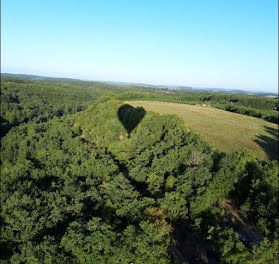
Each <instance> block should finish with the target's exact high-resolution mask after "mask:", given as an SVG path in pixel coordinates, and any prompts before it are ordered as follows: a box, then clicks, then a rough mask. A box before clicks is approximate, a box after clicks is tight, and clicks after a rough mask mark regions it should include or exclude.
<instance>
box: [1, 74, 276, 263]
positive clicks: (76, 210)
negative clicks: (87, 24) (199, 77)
mask: <svg viewBox="0 0 279 264" xmlns="http://www.w3.org/2000/svg"><path fill="white" fill-rule="evenodd" d="M4 82H8V83H6V84H5V85H6V87H8V88H6V89H5V90H4V92H3V94H5V93H6V94H5V97H4V98H6V99H4V100H6V101H4V103H5V104H6V106H4V108H3V109H2V112H1V115H2V118H3V119H2V120H8V121H7V122H8V124H9V125H10V127H12V128H11V129H10V130H9V131H6V134H5V136H3V137H2V139H1V145H2V147H1V208H2V211H1V219H0V221H1V261H2V263H98V264H99V263H127V264H128V263H134V264H142V263H155V264H156V263H158V264H159V263H160V264H161V263H166V264H167V263H191V264H194V263H208V262H209V261H211V263H213V262H215V263H244V264H245V263H247V264H252V263H253V264H254V263H277V260H278V235H279V233H278V225H279V221H278V219H279V215H278V210H277V205H278V162H277V161H275V160H273V161H269V162H261V161H259V160H257V159H256V158H255V157H254V156H252V155H250V154H249V153H247V152H245V151H243V152H237V153H232V154H225V153H220V152H218V151H216V150H214V149H213V148H212V147H211V146H210V145H209V144H208V143H207V142H205V141H204V140H202V139H201V138H200V136H199V135H198V134H197V133H196V132H195V131H193V130H192V129H191V128H190V127H188V126H187V125H186V124H185V122H184V121H183V120H182V119H180V118H179V117H178V116H175V115H159V114H156V113H153V112H148V111H145V110H144V109H143V108H135V107H132V106H130V105H127V104H124V102H123V101H121V100H119V98H120V97H121V96H123V97H126V95H127V94H126V95H124V94H121V93H120V92H121V91H120V90H121V89H122V88H121V87H116V88H115V90H116V92H118V94H116V93H112V92H111V90H113V89H114V86H110V85H108V86H106V85H104V87H105V88H104V90H105V89H106V87H107V90H109V92H107V93H105V94H103V91H104V90H102V88H100V89H99V90H98V89H97V88H96V87H95V88H94V87H91V86H90V85H92V84H90V85H89V84H83V85H84V87H80V88H75V86H74V85H73V84H69V85H68V84H57V83H55V85H54V83H53V82H49V81H48V82H34V81H32V82H30V81H26V83H24V82H23V83H22V86H23V87H22V89H21V87H20V82H19V80H16V81H14V80H8V79H5V80H4ZM13 82H15V83H16V85H13ZM18 82H19V83H18ZM36 84H40V85H41V88H40V87H39V88H40V89H38V90H36V89H37V88H36ZM9 85H10V87H9ZM32 85H33V86H32ZM52 85H54V87H53V88H51V87H52ZM86 85H88V86H86ZM56 86H57V87H56ZM60 86H61V87H60ZM96 86H97V87H98V85H96ZM12 87H13V88H12ZM28 87H29V88H28ZM66 87H69V89H68V90H67V88H66ZM126 88H127V89H128V87H124V88H123V89H124V90H125V89H126ZM32 89H33V92H30V91H31V90H32ZM52 89H53V90H52ZM78 89H80V91H86V94H85V97H82V96H83V95H82V93H79V90H78ZM94 89H95V90H94ZM110 89H111V90H110ZM117 89H118V90H117ZM11 90H12V91H15V92H14V95H13V96H12V97H11V98H15V99H12V100H14V102H11V100H10V99H9V97H8V96H9V93H10V92H9V91H11ZM28 90H29V92H30V94H29V95H28V96H27V95H26V98H28V99H26V101H24V99H23V98H25V94H26V93H27V92H28ZM35 91H36V92H35ZM37 91H40V93H38V92H37ZM44 92H45V93H44ZM64 92H65V94H64ZM67 92H68V93H69V94H68V95H67ZM75 92H76V94H75ZM124 92H125V91H124ZM119 93H120V94H119ZM138 93H143V92H142V91H141V92H138ZM159 93H160V92H159ZM37 94H40V96H39V95H37ZM101 94H103V95H102V96H100V95H101ZM16 95H17V96H16ZM48 96H49V97H50V98H48ZM7 98H8V99H7ZM16 98H17V99H16ZM46 98H48V101H46V100H47V99H46ZM84 98H86V99H84ZM1 99H2V98H1ZM32 100H34V102H35V101H37V102H38V104H37V105H36V107H34V108H33V109H31V108H30V105H32ZM28 101H29V103H30V105H28V104H27V102H28ZM60 103H61V105H60ZM13 104H15V105H18V106H20V107H21V109H17V108H16V107H15V106H14V105H13ZM25 104H27V106H26V105H25ZM11 105H12V106H11ZM65 105H67V106H69V107H73V109H74V106H75V105H76V106H80V107H81V106H82V107H84V108H82V109H79V110H77V109H74V110H72V112H71V111H70V112H63V113H62V114H55V113H57V112H55V111H54V112H53V115H50V116H49V117H47V118H46V119H41V117H42V116H45V114H44V112H40V111H39V110H41V109H44V107H43V106H45V109H46V110H45V111H46V112H45V113H47V111H48V109H59V107H60V109H62V106H63V109H64V108H65ZM13 107H15V108H13ZM85 108H86V110H84V109H85ZM9 109H15V110H14V113H15V114H14V116H16V113H20V114H18V115H19V117H20V118H23V117H24V118H28V119H26V120H24V119H23V120H22V119H20V121H21V120H22V122H19V120H17V121H16V122H11V123H10V122H9V121H11V120H13V119H12V118H11V117H9V111H10V110H9ZM18 111H19V112H18ZM32 111H35V113H33V116H32ZM36 111H39V112H36ZM40 113H42V114H40ZM25 115H26V116H25ZM41 115H42V116H41ZM9 118H10V119H9ZM5 125H7V124H6V123H4V127H5ZM1 128H2V127H1ZM271 133H272V131H271Z"/></svg>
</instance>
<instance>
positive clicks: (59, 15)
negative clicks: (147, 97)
mask: <svg viewBox="0 0 279 264" xmlns="http://www.w3.org/2000/svg"><path fill="white" fill-rule="evenodd" d="M277 10H278V1H277V0H233V1H232V0H230V1H229V0H219V1H218V0H210V1H209V0H181V1H178V0H171V1H170V0H166V1H164V0H161V1H157V0H147V1H144V0H141V1H140V0H129V1H128V0H127V1H124V0H111V1H108V0H103V1H100V0H99V1H93V0H91V1H85V0H75V1H71V0H67V1H64V0H59V1H58V0H56V1H53V0H48V1H41V0H40V1H38V0H32V1H31V0H24V1H23V0H2V10H1V12H2V21H1V22H2V23H1V24H2V25H1V27H2V28H1V39H2V51H1V53H2V59H1V66H2V67H1V72H11V73H27V74H38V75H45V76H62V77H72V78H82V79H91V80H107V81H127V82H144V83H153V84H175V85H188V86H194V87H219V88H235V89H253V90H265V91H273V92H277V89H278V76H277V75H278V73H277V72H278V62H277V60H278V50H277V46H278V26H277V19H278V16H277Z"/></svg>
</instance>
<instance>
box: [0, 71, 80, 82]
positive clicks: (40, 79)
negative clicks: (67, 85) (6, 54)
mask: <svg viewBox="0 0 279 264" xmlns="http://www.w3.org/2000/svg"><path fill="white" fill-rule="evenodd" d="M1 76H2V77H11V78H21V79H26V80H39V81H43V80H45V81H81V80H79V79H71V78H63V77H48V76H39V75H29V74H13V73H1Z"/></svg>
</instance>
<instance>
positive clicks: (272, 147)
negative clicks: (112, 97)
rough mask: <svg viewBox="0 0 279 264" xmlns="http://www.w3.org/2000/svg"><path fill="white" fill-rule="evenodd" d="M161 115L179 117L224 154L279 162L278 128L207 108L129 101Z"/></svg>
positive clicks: (252, 118)
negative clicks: (243, 154)
mask: <svg viewBox="0 0 279 264" xmlns="http://www.w3.org/2000/svg"><path fill="white" fill-rule="evenodd" d="M128 103H129V104H131V105H132V106H143V107H144V108H145V110H152V111H155V112H158V113H160V114H177V115H179V116H181V117H182V118H183V119H184V120H185V121H186V122H187V123H188V124H189V126H190V127H192V128H194V129H195V130H196V131H197V132H198V133H199V134H200V135H201V136H202V137H203V138H204V139H205V140H206V141H208V142H209V143H211V144H212V145H213V146H214V147H216V148H218V149H220V150H221V151H224V152H232V151H239V150H244V149H248V150H250V151H251V152H252V153H253V154H254V155H256V157H257V158H259V159H260V160H268V159H278V125H276V124H272V123H270V122H267V121H264V120H262V119H259V118H254V117H250V116H245V115H240V114H236V113H231V112H227V111H224V110H220V109H216V108H213V107H208V106H200V105H186V104H176V103H166V102H152V101H130V102H128Z"/></svg>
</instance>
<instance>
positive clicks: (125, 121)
mask: <svg viewBox="0 0 279 264" xmlns="http://www.w3.org/2000/svg"><path fill="white" fill-rule="evenodd" d="M145 113H146V111H145V110H144V108H143V107H133V106H131V105H129V104H124V105H122V106H121V107H119V109H118V118H119V120H120V122H121V123H122V125H123V126H124V127H125V129H126V131H127V132H128V135H129V137H130V133H131V132H132V131H133V129H135V128H136V127H137V125H138V124H139V123H140V121H141V120H142V119H143V117H144V116H145Z"/></svg>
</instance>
